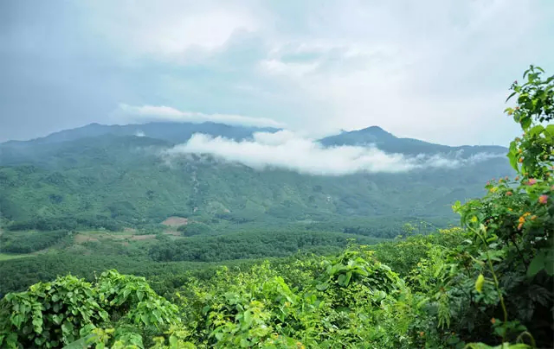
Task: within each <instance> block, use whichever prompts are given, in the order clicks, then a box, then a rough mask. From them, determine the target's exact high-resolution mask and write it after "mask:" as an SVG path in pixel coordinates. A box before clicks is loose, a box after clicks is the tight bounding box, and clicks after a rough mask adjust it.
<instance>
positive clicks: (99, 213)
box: [0, 123, 513, 237]
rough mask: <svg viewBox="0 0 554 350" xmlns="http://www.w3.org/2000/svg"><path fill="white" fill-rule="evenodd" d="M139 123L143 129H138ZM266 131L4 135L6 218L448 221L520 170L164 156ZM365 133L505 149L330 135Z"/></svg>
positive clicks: (464, 150) (180, 128)
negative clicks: (345, 166) (276, 164)
mask: <svg viewBox="0 0 554 350" xmlns="http://www.w3.org/2000/svg"><path fill="white" fill-rule="evenodd" d="M137 130H140V131H141V132H142V133H143V135H141V136H135V135H134V133H136V132H137ZM376 130H377V132H376ZM259 131H265V132H271V131H275V130H273V129H254V128H243V127H231V126H226V125H221V124H213V123H204V124H186V123H185V124H179V123H177V124H176V123H167V124H164V123H153V124H145V125H131V126H101V125H90V126H87V127H84V128H80V129H75V130H67V131H64V132H61V133H57V134H53V135H50V136H48V137H45V138H43V139H36V140H31V141H27V142H7V143H4V144H2V145H0V151H1V155H2V156H1V157H0V184H1V185H2V186H1V187H0V205H1V208H2V217H3V219H4V223H3V224H4V226H8V227H10V228H12V229H41V230H56V229H69V230H71V229H75V228H99V227H104V228H108V229H112V230H117V229H121V228H123V227H135V228H136V227H143V226H144V225H147V224H154V223H160V222H161V221H163V220H165V219H166V218H167V217H170V216H175V215H176V216H181V217H187V218H190V217H196V218H197V220H198V221H200V222H204V223H207V224H209V223H210V222H207V221H212V220H219V221H221V222H222V223H228V224H230V225H236V224H245V223H252V222H257V223H263V225H267V226H271V225H282V223H283V222H286V223H287V224H289V223H292V222H296V221H310V222H336V221H344V220H345V219H346V218H348V220H350V219H351V218H352V219H353V220H354V221H356V220H367V219H368V218H376V220H379V218H384V217H394V218H400V220H401V221H404V222H409V221H413V220H414V218H415V219H416V220H417V219H419V220H421V219H424V220H425V221H429V222H432V223H438V224H439V225H440V226H444V225H445V224H447V223H449V222H452V220H453V219H454V216H453V215H452V213H451V210H450V204H451V203H452V202H453V201H455V200H462V201H465V200H467V199H470V198H473V197H475V196H478V195H481V194H482V193H483V191H482V188H481V184H482V183H483V182H485V181H486V180H488V179H490V178H492V177H500V176H505V175H509V174H511V172H512V171H513V170H511V168H510V167H509V164H508V162H507V161H506V160H505V158H501V157H494V158H491V159H487V161H486V162H485V161H479V162H472V163H468V164H467V165H465V166H464V167H455V168H449V167H444V168H443V167H436V168H421V169H414V170H412V171H409V172H398V173H394V172H392V173H391V172H385V173H382V172H377V173H367V172H359V173H353V174H349V175H343V176H316V175H307V174H300V173H298V172H294V171H290V170H281V169H266V170H264V171H260V170H259V169H253V168H250V167H248V166H245V165H241V164H237V163H233V162H226V161H222V160H221V159H217V158H214V157H213V156H210V155H202V154H192V155H187V156H182V157H168V156H167V155H164V150H167V149H169V148H171V147H173V146H174V145H175V144H176V143H179V142H185V141H186V140H188V139H189V138H190V137H191V135H192V134H193V133H208V134H210V135H215V136H222V137H226V138H230V139H237V140H241V139H248V138H249V137H251V136H252V133H253V132H259ZM352 135H355V142H354V140H353V139H352V138H351V136H352ZM331 141H332V142H331ZM361 141H364V142H365V143H368V144H374V145H376V146H377V147H379V148H380V149H381V148H382V149H383V150H385V151H387V152H395V153H398V154H403V155H414V154H415V155H418V156H419V157H432V156H437V155H439V156H441V157H445V159H454V160H456V159H457V160H459V159H468V157H471V156H474V155H476V154H489V155H490V154H496V155H499V154H501V155H503V154H505V153H506V151H507V150H506V149H504V148H502V147H485V146H483V147H469V146H468V147H465V146H464V147H448V146H441V145H435V144H430V143H425V142H422V141H417V140H411V139H401V138H396V137H394V136H393V135H391V134H388V133H386V132H384V131H383V130H381V129H380V128H376V127H374V128H369V129H366V130H361V131H356V132H351V133H343V134H340V135H337V136H335V137H330V138H326V139H323V140H321V142H322V144H326V145H327V146H328V147H335V146H337V145H343V144H351V145H355V144H358V143H359V142H361ZM331 143H332V144H331ZM333 145H334V146H333ZM414 145H417V147H416V146H414ZM389 221H390V220H389ZM402 224H403V222H401V223H400V225H402ZM394 236H395V235H393V236H392V237H394Z"/></svg>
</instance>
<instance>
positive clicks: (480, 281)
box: [475, 274, 485, 293]
mask: <svg viewBox="0 0 554 350" xmlns="http://www.w3.org/2000/svg"><path fill="white" fill-rule="evenodd" d="M484 283H485V277H484V276H483V274H479V277H477V280H476V281H475V290H476V291H478V292H479V293H482V292H483V284H484Z"/></svg>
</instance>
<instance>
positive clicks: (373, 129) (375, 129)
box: [358, 125, 393, 136]
mask: <svg viewBox="0 0 554 350" xmlns="http://www.w3.org/2000/svg"><path fill="white" fill-rule="evenodd" d="M358 132H360V133H364V134H371V135H374V136H393V135H392V134H391V133H390V132H388V131H385V130H384V129H383V128H381V127H380V126H377V125H373V126H370V127H367V128H365V129H361V130H358Z"/></svg>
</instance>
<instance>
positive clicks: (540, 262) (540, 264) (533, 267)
mask: <svg viewBox="0 0 554 350" xmlns="http://www.w3.org/2000/svg"><path fill="white" fill-rule="evenodd" d="M545 260H546V254H545V252H543V251H541V252H539V253H538V254H537V255H536V256H535V257H534V258H533V260H531V263H530V264H529V268H527V277H533V276H535V275H536V274H537V273H539V271H541V270H542V269H543V268H544V263H545Z"/></svg>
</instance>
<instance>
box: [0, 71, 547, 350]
mask: <svg viewBox="0 0 554 350" xmlns="http://www.w3.org/2000/svg"><path fill="white" fill-rule="evenodd" d="M507 101H508V103H509V104H510V106H511V107H508V108H506V110H505V111H504V112H505V114H506V115H507V117H509V118H513V120H514V122H515V123H517V124H518V126H519V127H520V128H521V135H519V136H518V137H516V138H515V139H514V140H513V141H512V142H511V143H510V144H509V145H507V146H508V147H507V148H506V149H504V148H502V150H503V152H505V153H507V157H506V158H507V159H502V160H498V159H491V160H490V163H487V164H481V165H472V166H469V165H468V168H467V169H456V170H449V171H446V170H444V171H442V170H441V171H439V170H433V171H431V170H425V171H421V172H415V173H411V174H409V175H407V174H395V175H387V176H385V175H374V176H369V175H364V174H356V175H349V176H345V177H343V178H338V177H336V178H324V177H312V176H303V175H299V174H295V173H292V172H287V171H272V172H266V173H260V172H256V171H254V170H252V169H246V168H245V167H239V166H231V165H221V164H219V165H217V166H214V165H213V164H211V163H209V161H201V162H198V163H195V162H189V163H187V162H184V161H183V164H178V165H175V167H178V170H179V171H182V170H183V169H188V170H187V174H188V175H190V176H187V178H186V179H183V178H182V177H179V172H178V171H177V169H175V168H172V167H163V166H161V165H162V164H161V163H163V160H160V159H159V158H156V157H154V156H153V157H150V158H147V159H146V160H144V159H141V158H139V157H135V156H134V155H133V154H129V151H128V150H129V148H128V146H129V144H132V149H136V146H137V142H139V143H143V146H144V147H147V148H148V147H155V144H158V145H167V144H168V143H169V142H170V141H168V140H160V139H151V138H148V137H141V138H136V137H132V136H128V135H119V136H117V137H116V136H114V135H98V136H96V137H93V138H82V139H76V140H70V141H67V142H69V144H67V142H65V143H63V144H60V143H47V142H46V143H45V144H43V145H41V146H40V147H39V148H40V152H42V153H41V154H38V155H37V153H34V152H28V151H27V150H26V149H24V148H25V147H31V146H32V145H31V146H21V145H19V146H13V145H11V146H10V145H8V146H6V148H5V149H6V150H8V152H7V153H6V154H7V155H8V157H6V158H5V159H4V161H3V163H2V164H1V167H0V184H2V187H1V193H0V195H1V196H0V200H1V201H2V202H0V205H1V207H2V211H3V213H4V215H5V218H4V221H3V222H2V226H1V229H2V231H1V233H0V297H1V300H0V347H1V348H47V349H50V348H97V349H100V348H135V349H146V348H164V349H177V348H294V349H306V348H341V349H342V348H510V349H521V348H553V347H554V337H553V335H554V288H553V286H554V232H553V231H554V197H553V192H554V176H553V172H554V124H553V123H552V120H553V119H554V76H548V75H547V74H545V73H544V71H543V70H542V69H541V68H540V67H536V66H531V67H530V68H529V69H528V70H526V71H525V72H524V74H523V80H522V81H521V82H518V81H515V82H514V83H513V85H512V86H511V91H510V94H509V96H508V99H507ZM389 135H390V134H389ZM246 136H247V135H245V137H246ZM358 136H359V135H358V134H347V135H346V136H345V137H344V138H343V139H342V140H337V139H336V138H330V139H327V140H326V141H325V142H327V144H340V143H342V142H350V141H352V139H355V138H356V137H358ZM381 141H382V142H383V145H384V146H383V147H384V148H385V149H387V147H388V149H389V150H392V151H395V152H396V151H399V152H402V150H404V151H406V152H408V150H409V149H412V150H413V151H414V152H416V151H417V152H421V151H422V150H428V149H431V151H433V150H436V149H437V147H439V146H438V145H433V144H428V143H418V142H416V141H417V140H410V139H400V138H395V137H393V136H392V135H390V136H386V138H385V139H382V140H381ZM325 142H324V143H325ZM33 147H34V146H33ZM418 147H419V148H418ZM444 147H446V146H444ZM108 149H110V150H111V151H110V152H108V151H107V150H108ZM26 152H28V153H26ZM25 154H29V156H25ZM30 154H32V156H31V155H30ZM16 163H18V164H16ZM158 163H160V164H158ZM187 167H188V168H187ZM479 167H481V168H482V169H480V168H479ZM479 169H480V170H479ZM484 169H486V171H485V170H484ZM455 172H458V174H457V175H456V176H453V175H452V174H454V173H455ZM492 176H494V178H492ZM199 178H202V179H203V181H198V180H197V179H199ZM437 179H442V180H443V181H441V182H440V183H441V185H440V186H434V185H433V183H434V181H437ZM478 187H479V189H478ZM447 211H448V213H447Z"/></svg>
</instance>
